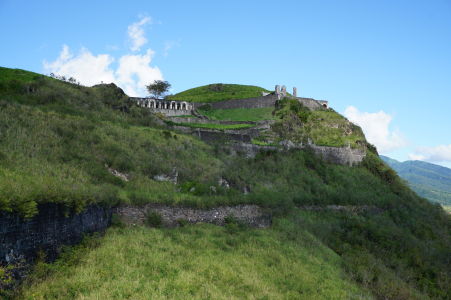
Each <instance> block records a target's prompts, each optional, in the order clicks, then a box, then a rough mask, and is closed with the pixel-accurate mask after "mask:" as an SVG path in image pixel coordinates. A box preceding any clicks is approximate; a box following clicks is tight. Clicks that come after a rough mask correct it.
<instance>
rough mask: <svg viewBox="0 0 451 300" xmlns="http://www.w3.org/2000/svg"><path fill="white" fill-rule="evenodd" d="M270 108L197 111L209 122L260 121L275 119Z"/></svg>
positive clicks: (200, 109)
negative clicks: (209, 120)
mask: <svg viewBox="0 0 451 300" xmlns="http://www.w3.org/2000/svg"><path fill="white" fill-rule="evenodd" d="M273 110H274V109H273V108H272V107H263V108H234V109H214V110H213V109H210V110H208V109H202V107H200V108H199V111H200V112H201V113H202V114H203V115H205V116H207V117H208V118H210V119H211V120H226V121H254V122H255V121H262V120H272V119H275V116H273V114H272V111H273Z"/></svg>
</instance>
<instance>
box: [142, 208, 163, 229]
mask: <svg viewBox="0 0 451 300" xmlns="http://www.w3.org/2000/svg"><path fill="white" fill-rule="evenodd" d="M146 224H147V225H148V226H150V227H157V228H158V227H161V226H162V225H163V217H162V216H161V214H160V213H159V212H157V211H154V210H151V211H148V212H147V215H146Z"/></svg>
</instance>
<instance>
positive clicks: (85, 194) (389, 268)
mask: <svg viewBox="0 0 451 300" xmlns="http://www.w3.org/2000/svg"><path fill="white" fill-rule="evenodd" d="M185 100H186V99H185ZM271 115H272V113H271ZM275 116H277V118H279V119H278V120H277V122H276V124H278V125H277V126H278V127H277V126H276V129H275V130H276V132H278V134H279V135H280V138H290V139H291V138H292V139H294V140H296V139H299V140H302V139H304V138H305V137H308V134H310V133H312V132H313V133H314V135H313V136H317V138H318V139H320V138H321V136H322V135H321V129H320V128H321V127H323V128H324V131H323V136H327V137H328V138H327V141H328V142H329V141H336V142H335V143H336V145H341V144H346V143H347V142H349V141H355V144H356V145H362V143H363V142H365V139H364V136H363V135H362V134H361V133H360V131H359V128H358V127H352V125H351V124H350V123H347V122H346V120H345V119H344V118H343V117H342V116H339V115H338V114H336V113H335V112H333V111H320V112H319V115H317V114H313V113H311V114H310V113H308V112H307V111H305V110H304V109H303V108H302V107H299V106H297V105H296V104H293V103H291V102H290V101H286V103H284V104H283V105H282V106H281V107H278V108H277V110H276V112H275ZM335 119H337V120H338V121H337V120H335ZM305 120H307V121H309V122H311V123H310V124H316V125H315V126H313V125H311V126H310V125H308V126H306V125H305V124H308V123H302V122H303V121H305ZM337 122H338V124H341V125H340V126H342V128H341V127H340V126H339V128H334V127H331V124H332V123H333V124H336V123H337ZM277 128H278V129H277ZM277 130H278V131H277ZM342 132H347V134H348V135H346V139H344V138H343V135H342ZM357 141H359V143H357ZM174 168H175V170H176V171H177V172H178V180H177V184H176V185H175V184H172V183H169V182H159V181H156V180H154V179H153V178H154V176H155V175H160V174H166V175H171V174H173V173H174ZM112 170H115V171H118V172H120V173H122V174H123V175H124V176H126V178H127V180H123V179H121V178H119V177H117V176H114V175H113V172H112ZM220 178H224V179H226V180H227V181H228V182H229V184H230V188H229V189H227V188H224V187H222V186H220V185H219V184H218V180H219V179H220ZM211 187H214V188H211ZM244 190H246V191H250V192H249V193H244V192H243V191H244ZM44 202H56V203H60V204H61V205H63V206H64V207H66V209H67V210H75V211H80V210H82V209H83V208H84V207H85V206H86V205H87V204H89V203H93V202H100V203H104V204H105V205H115V204H117V203H132V204H136V205H139V204H143V203H147V202H165V203H173V204H183V205H187V206H196V207H208V206H213V205H220V204H237V203H255V204H258V205H260V206H262V207H263V208H264V209H266V210H268V211H269V212H270V213H271V214H272V215H273V216H274V217H275V218H276V222H275V224H274V225H273V226H272V228H270V229H266V230H250V229H247V228H242V227H241V226H239V225H236V224H235V225H231V226H228V227H226V228H224V229H223V228H217V227H213V226H206V225H200V226H188V227H186V228H179V229H175V230H169V229H147V228H132V227H124V228H113V229H111V230H109V231H108V233H107V234H106V236H105V237H104V238H94V239H92V240H91V242H87V245H85V246H80V247H76V248H73V249H69V250H67V251H68V254H67V255H65V256H63V257H62V259H61V261H60V262H58V263H56V264H50V265H47V264H39V265H38V267H37V268H36V270H35V271H34V273H33V274H34V275H32V276H31V277H30V281H29V282H28V283H27V284H26V285H24V286H23V288H22V290H21V294H20V295H17V298H18V299H27V298H28V299H33V298H38V299H39V297H40V298H42V299H49V298H50V299H51V298H64V297H65V298H86V299H96V298H108V297H110V296H111V297H112V298H114V297H116V298H127V297H131V298H137V299H140V298H145V297H146V295H148V293H150V292H152V293H154V294H155V295H156V296H158V297H178V296H179V295H180V296H181V297H186V298H202V297H204V298H205V297H207V298H208V297H209V296H210V297H211V298H216V296H218V297H219V296H222V295H224V296H230V297H236V298H242V297H243V296H244V297H252V295H253V294H255V295H259V296H262V297H264V296H267V298H284V297H286V298H302V297H305V298H324V299H329V298H337V299H340V298H341V299H349V298H353V297H354V298H359V295H362V297H366V296H367V295H368V293H369V294H370V295H369V296H370V297H375V298H379V299H428V298H438V299H447V298H449V296H450V292H451V290H450V286H451V282H450V278H451V276H450V275H451V274H450V269H449V253H450V252H451V243H450V236H451V234H450V233H451V221H450V218H449V215H447V214H446V213H445V212H444V211H443V209H442V208H441V207H439V206H437V205H433V204H431V203H429V202H428V201H426V200H424V199H423V198H420V197H418V196H417V195H416V194H415V193H413V192H412V191H411V190H410V189H409V187H407V186H406V185H405V184H404V183H403V181H402V180H401V179H400V178H399V177H398V176H397V175H396V173H395V172H394V171H393V170H392V169H391V168H389V167H387V165H385V164H384V163H383V162H382V161H381V160H380V159H379V157H378V156H377V154H376V152H375V150H374V149H372V148H371V147H370V148H369V152H368V155H367V157H366V158H365V160H364V161H363V162H362V164H361V165H359V166H356V167H352V168H351V167H347V166H339V165H333V164H328V163H326V162H324V161H322V160H321V159H319V158H318V157H316V156H315V155H314V154H312V153H310V152H309V151H298V150H292V151H286V152H279V151H269V152H261V153H259V154H258V155H257V156H256V157H255V158H252V159H248V158H245V157H243V156H239V155H238V156H237V155H232V154H230V153H229V152H228V151H225V150H224V149H223V147H222V145H221V144H218V145H208V144H205V143H203V142H202V141H200V140H198V139H196V138H194V137H193V136H190V135H185V134H182V133H180V132H176V131H171V130H169V129H168V127H166V125H165V123H163V122H161V121H160V120H159V119H158V118H157V117H156V116H155V115H153V114H151V113H150V112H149V111H148V110H146V109H144V108H140V107H137V106H136V105H135V104H134V103H132V102H129V100H128V97H127V96H126V95H125V94H124V93H123V92H122V90H120V89H119V88H117V87H116V86H114V85H111V84H110V85H98V86H95V87H91V88H88V87H83V86H78V85H76V84H71V83H67V82H63V81H60V80H56V79H52V78H49V77H46V76H42V75H39V74H35V73H31V72H27V71H21V70H12V69H6V68H0V210H2V211H16V212H20V213H21V214H22V215H24V216H32V215H34V214H35V213H37V204H38V203H44ZM311 205H314V206H317V207H319V208H324V207H325V205H342V206H357V207H376V208H377V209H378V210H377V211H379V213H371V212H364V213H353V212H352V211H350V212H346V211H345V212H343V211H336V210H333V209H332V210H330V209H329V210H328V209H319V210H317V211H303V210H302V209H299V208H302V207H304V206H311ZM169 258H171V259H173V261H172V262H171V261H170V259H169ZM182 258H188V259H182ZM40 267H42V268H41V269H40ZM3 271H4V270H3V269H2V268H1V267H0V280H1V279H2V274H3V273H2V272H3ZM238 279H240V282H243V281H244V283H243V284H241V285H240V284H239V283H238V282H237V281H236V280H238ZM201 283H202V284H201ZM226 287H227V288H226ZM264 288H265V289H264ZM0 295H2V292H1V291H0Z"/></svg>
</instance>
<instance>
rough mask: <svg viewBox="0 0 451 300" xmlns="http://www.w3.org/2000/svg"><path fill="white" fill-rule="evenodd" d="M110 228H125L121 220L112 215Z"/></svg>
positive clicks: (117, 216)
mask: <svg viewBox="0 0 451 300" xmlns="http://www.w3.org/2000/svg"><path fill="white" fill-rule="evenodd" d="M111 226H113V227H119V228H124V227H125V223H124V222H123V221H122V220H121V218H120V217H119V215H118V214H113V215H112V216H111Z"/></svg>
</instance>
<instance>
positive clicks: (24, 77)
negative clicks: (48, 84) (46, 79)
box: [0, 67, 42, 84]
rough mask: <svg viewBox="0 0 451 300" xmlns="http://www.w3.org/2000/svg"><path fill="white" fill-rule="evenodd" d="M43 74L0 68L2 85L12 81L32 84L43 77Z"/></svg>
mask: <svg viewBox="0 0 451 300" xmlns="http://www.w3.org/2000/svg"><path fill="white" fill-rule="evenodd" d="M41 76H42V75H41V74H38V73H33V72H30V71H25V70H21V69H8V68H3V67H0V84H1V83H9V82H11V81H12V80H15V81H18V82H22V83H24V82H32V81H33V80H35V79H37V78H39V77H41Z"/></svg>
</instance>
